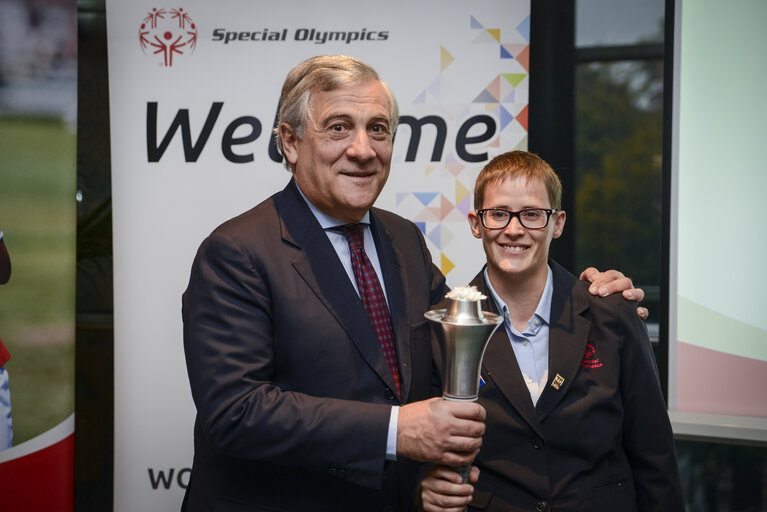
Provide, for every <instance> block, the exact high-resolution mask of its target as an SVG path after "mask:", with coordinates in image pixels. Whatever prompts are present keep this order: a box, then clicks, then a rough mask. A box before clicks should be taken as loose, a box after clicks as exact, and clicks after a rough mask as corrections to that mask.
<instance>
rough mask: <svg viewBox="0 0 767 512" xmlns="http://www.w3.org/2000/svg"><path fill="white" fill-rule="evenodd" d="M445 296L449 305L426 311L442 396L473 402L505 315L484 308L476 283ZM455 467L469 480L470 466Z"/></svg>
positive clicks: (464, 479) (477, 395)
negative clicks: (484, 359)
mask: <svg viewBox="0 0 767 512" xmlns="http://www.w3.org/2000/svg"><path fill="white" fill-rule="evenodd" d="M445 298H447V299H448V301H447V308H446V309H433V310H431V311H427V312H426V313H425V314H424V316H426V318H427V319H428V320H429V321H430V322H431V326H432V330H433V331H434V334H435V337H434V338H436V339H434V338H432V343H433V344H435V345H434V346H433V352H434V354H435V355H436V354H439V357H440V358H441V361H439V362H440V363H441V364H442V371H443V376H442V398H444V399H445V400H455V401H467V402H473V401H476V400H477V398H478V397H479V377H480V367H481V366H482V356H483V355H484V353H485V348H486V347H487V344H488V342H489V341H490V336H492V335H493V333H494V332H495V330H496V329H497V328H498V326H499V325H501V322H503V318H502V317H501V316H500V315H496V314H495V313H490V312H487V311H482V308H481V307H480V306H481V300H482V299H485V296H484V295H482V294H481V293H480V292H479V291H478V290H477V289H476V287H474V286H459V287H456V288H453V289H452V290H451V291H450V292H449V293H448V294H447V295H446V296H445ZM453 469H454V470H456V471H457V472H458V473H460V474H461V476H462V477H463V481H464V482H468V480H469V472H470V470H471V466H458V467H454V468H453Z"/></svg>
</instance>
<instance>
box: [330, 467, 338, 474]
mask: <svg viewBox="0 0 767 512" xmlns="http://www.w3.org/2000/svg"><path fill="white" fill-rule="evenodd" d="M330 476H338V470H337V469H336V468H330Z"/></svg>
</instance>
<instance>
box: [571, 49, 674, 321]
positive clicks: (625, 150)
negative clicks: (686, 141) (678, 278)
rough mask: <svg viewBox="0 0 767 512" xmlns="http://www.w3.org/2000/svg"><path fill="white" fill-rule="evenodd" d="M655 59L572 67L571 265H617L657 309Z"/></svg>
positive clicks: (659, 87) (659, 103)
mask: <svg viewBox="0 0 767 512" xmlns="http://www.w3.org/2000/svg"><path fill="white" fill-rule="evenodd" d="M662 72H663V71H662V61H639V62H613V63H606V64H600V63H589V64H582V65H579V66H578V67H577V69H576V79H575V83H576V105H575V112H576V115H575V126H576V134H575V169H576V191H575V194H576V196H575V204H576V206H575V210H576V211H575V219H574V220H575V233H576V234H575V244H576V245H575V253H576V256H575V259H576V268H586V267H587V266H589V265H594V266H596V267H597V268H600V269H608V268H616V269H619V270H621V271H622V272H623V273H624V274H626V275H628V276H629V277H631V278H632V279H633V280H634V284H636V285H638V286H641V287H642V288H644V289H645V292H646V293H647V294H648V297H647V299H646V302H645V305H646V306H647V307H649V308H650V312H651V318H650V321H651V322H657V314H658V309H659V304H658V295H659V284H660V272H661V261H660V257H661V255H660V247H661V235H662V229H661V220H662V219H661V200H662V197H661V183H662V181H661V180H662V164H663V139H662V136H663V108H662V107H663V99H662V95H663V76H662Z"/></svg>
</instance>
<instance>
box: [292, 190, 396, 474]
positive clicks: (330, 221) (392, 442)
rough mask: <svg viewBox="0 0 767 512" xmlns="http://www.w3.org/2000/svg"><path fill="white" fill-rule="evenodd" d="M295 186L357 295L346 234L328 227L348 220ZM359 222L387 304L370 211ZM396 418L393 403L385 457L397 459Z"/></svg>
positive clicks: (367, 252) (366, 249)
mask: <svg viewBox="0 0 767 512" xmlns="http://www.w3.org/2000/svg"><path fill="white" fill-rule="evenodd" d="M296 188H298V192H299V193H300V194H301V197H303V198H304V201H306V204H307V206H308V207H309V209H310V210H311V212H312V214H313V215H314V218H315V219H317V222H319V223H320V226H322V229H324V230H325V234H326V235H327V237H328V240H330V243H331V244H332V245H333V249H335V251H336V254H338V259H339V260H341V264H342V265H343V266H344V270H346V274H347V275H348V276H349V280H350V281H351V282H352V285H354V289H355V290H357V295H359V294H360V291H359V289H358V288H357V280H356V279H355V278H354V269H353V268H352V256H351V253H350V252H349V243H348V242H347V241H346V236H344V234H343V233H338V232H337V231H332V230H331V229H330V228H334V227H336V226H343V225H344V224H348V222H342V221H340V220H338V219H336V218H334V217H331V216H330V215H328V214H326V213H324V212H322V211H320V210H319V209H318V208H317V207H316V206H314V205H313V204H312V202H311V201H309V200H308V199H307V198H306V196H305V195H304V193H303V191H302V190H301V187H299V186H298V183H296ZM360 224H364V225H365V229H364V230H363V234H364V244H365V245H364V247H365V254H366V255H367V257H368V259H369V260H370V264H371V265H373V269H374V270H375V271H376V275H377V276H378V281H379V282H380V283H381V289H382V290H383V293H384V297H386V303H387V305H388V303H389V297H388V296H387V295H386V284H384V280H383V278H382V276H383V273H382V272H381V261H380V260H379V259H378V250H377V249H376V245H375V241H374V240H373V233H372V232H371V231H370V212H365V216H364V217H362V220H361V221H360ZM398 419H399V406H398V405H394V406H392V408H391V415H390V416H389V434H388V436H387V438H386V459H388V460H397V420H398Z"/></svg>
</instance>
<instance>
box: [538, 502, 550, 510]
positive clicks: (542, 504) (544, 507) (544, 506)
mask: <svg viewBox="0 0 767 512" xmlns="http://www.w3.org/2000/svg"><path fill="white" fill-rule="evenodd" d="M548 509H549V504H548V502H547V501H546V500H541V501H539V502H538V506H536V507H535V510H537V511H538V512H546V511H547V510H548Z"/></svg>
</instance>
